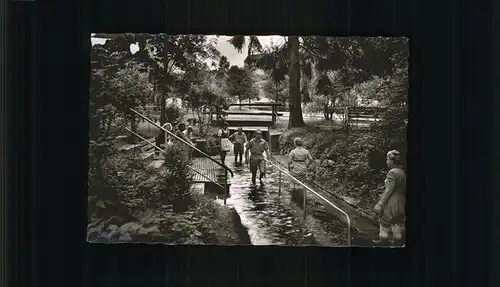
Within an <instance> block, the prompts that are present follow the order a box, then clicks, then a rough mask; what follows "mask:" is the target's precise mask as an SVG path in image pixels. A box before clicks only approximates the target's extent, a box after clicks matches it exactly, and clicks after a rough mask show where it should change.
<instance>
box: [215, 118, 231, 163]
mask: <svg viewBox="0 0 500 287" xmlns="http://www.w3.org/2000/svg"><path fill="white" fill-rule="evenodd" d="M228 127H229V124H228V123H224V127H223V128H222V129H221V130H219V134H218V136H219V138H220V151H219V154H220V160H221V162H222V164H224V165H226V155H227V153H228V152H229V151H230V150H231V146H232V145H233V144H232V143H231V141H230V140H229V129H228Z"/></svg>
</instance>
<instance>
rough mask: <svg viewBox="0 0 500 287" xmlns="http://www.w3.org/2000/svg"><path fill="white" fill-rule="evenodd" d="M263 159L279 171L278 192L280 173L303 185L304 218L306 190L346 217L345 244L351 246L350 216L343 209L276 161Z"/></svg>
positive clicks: (279, 190)
mask: <svg viewBox="0 0 500 287" xmlns="http://www.w3.org/2000/svg"><path fill="white" fill-rule="evenodd" d="M265 160H266V162H268V163H269V164H270V165H272V166H274V167H275V168H276V169H278V171H279V189H278V192H279V193H281V174H285V175H286V176H288V177H289V178H290V179H292V180H293V181H295V182H296V183H298V184H299V185H301V186H302V187H304V189H305V190H304V198H303V211H304V218H306V203H307V196H306V194H307V192H306V191H309V192H311V193H312V194H314V195H316V196H317V197H318V198H320V199H321V200H323V201H324V202H326V203H327V204H328V205H329V206H331V207H333V208H334V209H335V210H337V211H339V212H340V213H342V214H343V215H344V216H345V217H346V219H347V246H351V218H350V217H349V215H348V214H347V213H346V212H345V211H343V210H342V209H341V208H340V207H338V206H336V205H335V204H333V203H332V202H331V201H329V200H328V199H326V198H324V197H323V196H322V195H321V194H319V193H317V192H316V191H314V190H313V189H312V188H310V187H309V186H307V185H306V184H305V183H303V182H302V181H300V180H298V179H297V178H295V177H294V176H293V175H291V174H290V173H288V172H287V171H285V170H284V169H283V168H282V167H281V166H279V165H278V164H276V163H274V162H272V161H270V160H268V159H265Z"/></svg>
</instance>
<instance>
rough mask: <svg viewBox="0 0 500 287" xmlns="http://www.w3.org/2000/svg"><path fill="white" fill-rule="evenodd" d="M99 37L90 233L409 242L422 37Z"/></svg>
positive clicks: (161, 239) (102, 239) (239, 240)
mask: <svg viewBox="0 0 500 287" xmlns="http://www.w3.org/2000/svg"><path fill="white" fill-rule="evenodd" d="M89 37H90V44H91V54H90V68H91V71H90V91H89V147H88V152H89V171H88V226H87V241H88V242H92V243H163V244H192V245H193V244H194V245H282V246H332V247H335V246H337V247H348V246H366V247H373V246H381V247H382V246H383V247H403V246H404V245H405V220H406V217H405V203H406V174H407V171H406V168H407V165H406V152H407V139H406V133H407V124H408V87H409V83H408V81H409V79H408V68H409V67H408V66H409V63H408V59H409V40H408V39H407V38H402V37H399V38H398V37H326V36H277V35H271V36H260V35H256V36H252V35H250V36H242V35H232V36H225V35H220V36H218V35H168V34H146V33H121V34H107V33H92V34H91V35H89Z"/></svg>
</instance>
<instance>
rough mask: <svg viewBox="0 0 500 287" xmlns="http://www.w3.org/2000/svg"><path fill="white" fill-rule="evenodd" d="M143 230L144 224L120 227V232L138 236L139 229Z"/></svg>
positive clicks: (128, 223)
mask: <svg viewBox="0 0 500 287" xmlns="http://www.w3.org/2000/svg"><path fill="white" fill-rule="evenodd" d="M141 228H142V224H139V223H137V222H127V223H125V224H123V225H122V226H121V227H120V231H121V232H122V233H127V232H130V233H132V234H136V233H138V232H139V229H141Z"/></svg>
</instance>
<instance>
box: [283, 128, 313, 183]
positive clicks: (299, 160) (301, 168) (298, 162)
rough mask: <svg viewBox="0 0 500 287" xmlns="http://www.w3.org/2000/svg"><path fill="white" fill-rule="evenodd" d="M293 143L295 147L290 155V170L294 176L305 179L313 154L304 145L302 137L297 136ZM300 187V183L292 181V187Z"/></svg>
mask: <svg viewBox="0 0 500 287" xmlns="http://www.w3.org/2000/svg"><path fill="white" fill-rule="evenodd" d="M293 144H294V145H295V148H294V149H293V150H292V151H291V152H290V154H289V155H288V170H289V171H290V174H291V175H292V176H293V177H295V178H297V179H298V180H300V181H304V180H305V175H306V173H307V167H308V166H309V165H310V164H311V162H312V156H311V153H310V152H309V151H308V150H307V149H305V148H304V147H303V146H302V145H303V143H302V139H301V138H295V139H294V140H293ZM299 187H300V185H299V184H297V183H296V182H295V181H294V180H292V181H291V182H290V188H291V189H297V188H299Z"/></svg>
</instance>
